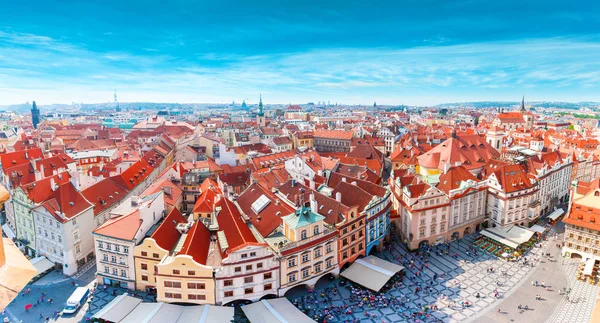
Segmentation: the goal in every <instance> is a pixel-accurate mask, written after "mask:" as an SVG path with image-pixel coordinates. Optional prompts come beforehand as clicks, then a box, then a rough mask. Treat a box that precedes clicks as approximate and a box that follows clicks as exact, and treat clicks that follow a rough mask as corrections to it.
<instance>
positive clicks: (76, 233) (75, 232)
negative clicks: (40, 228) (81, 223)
mask: <svg viewBox="0 0 600 323" xmlns="http://www.w3.org/2000/svg"><path fill="white" fill-rule="evenodd" d="M46 236H48V235H46ZM73 240H75V241H77V240H79V231H73Z"/></svg>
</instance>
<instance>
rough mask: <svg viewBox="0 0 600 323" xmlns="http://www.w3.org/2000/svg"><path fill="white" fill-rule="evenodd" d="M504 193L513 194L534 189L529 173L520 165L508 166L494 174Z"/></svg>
mask: <svg viewBox="0 0 600 323" xmlns="http://www.w3.org/2000/svg"><path fill="white" fill-rule="evenodd" d="M493 174H494V175H495V176H496V178H497V179H498V182H499V183H500V185H501V186H502V188H503V190H504V192H506V193H512V192H516V191H520V190H524V189H528V188H531V187H532V184H531V181H530V180H529V178H528V177H527V172H526V170H525V168H523V166H521V165H519V164H515V165H506V166H502V167H500V169H498V170H496V171H494V172H493Z"/></svg>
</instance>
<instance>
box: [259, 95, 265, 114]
mask: <svg viewBox="0 0 600 323" xmlns="http://www.w3.org/2000/svg"><path fill="white" fill-rule="evenodd" d="M258 115H259V116H261V117H262V116H264V115H265V112H264V111H263V103H262V94H261V95H260V100H259V101H258Z"/></svg>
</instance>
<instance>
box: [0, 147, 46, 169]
mask: <svg viewBox="0 0 600 323" xmlns="http://www.w3.org/2000/svg"><path fill="white" fill-rule="evenodd" d="M38 158H44V154H42V150H41V149H39V148H33V149H27V150H20V151H13V152H8V153H4V154H0V162H2V168H3V169H6V168H9V167H14V166H17V165H23V164H28V163H30V161H31V160H32V159H38Z"/></svg>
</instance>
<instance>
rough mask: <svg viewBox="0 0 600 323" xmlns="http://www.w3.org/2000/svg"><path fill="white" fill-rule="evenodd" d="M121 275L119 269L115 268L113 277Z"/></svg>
mask: <svg viewBox="0 0 600 323" xmlns="http://www.w3.org/2000/svg"><path fill="white" fill-rule="evenodd" d="M118 274H119V270H118V269H117V268H113V275H115V276H116V275H118Z"/></svg>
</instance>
